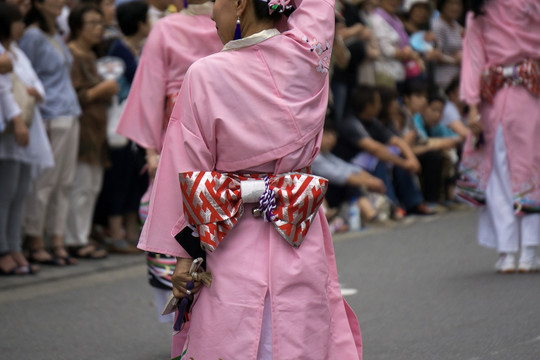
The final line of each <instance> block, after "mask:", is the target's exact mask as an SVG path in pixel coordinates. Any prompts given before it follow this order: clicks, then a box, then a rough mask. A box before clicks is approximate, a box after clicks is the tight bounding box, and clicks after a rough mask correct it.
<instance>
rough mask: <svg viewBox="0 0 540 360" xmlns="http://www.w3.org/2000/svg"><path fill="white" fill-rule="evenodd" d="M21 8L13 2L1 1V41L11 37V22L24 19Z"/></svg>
mask: <svg viewBox="0 0 540 360" xmlns="http://www.w3.org/2000/svg"><path fill="white" fill-rule="evenodd" d="M22 18H23V17H22V14H21V12H20V11H19V8H18V7H17V6H16V5H15V4H12V3H5V2H0V41H5V40H9V39H10V37H11V35H12V34H11V24H13V23H14V22H17V21H22Z"/></svg>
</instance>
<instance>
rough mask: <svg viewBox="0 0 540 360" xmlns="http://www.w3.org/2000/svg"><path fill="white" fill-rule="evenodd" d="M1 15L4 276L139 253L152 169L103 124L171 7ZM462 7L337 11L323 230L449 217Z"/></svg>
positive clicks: (460, 118)
mask: <svg viewBox="0 0 540 360" xmlns="http://www.w3.org/2000/svg"><path fill="white" fill-rule="evenodd" d="M0 6H1V11H0V14H1V16H0V17H1V19H0V24H1V26H0V42H1V46H0V103H1V105H2V108H1V110H2V111H1V116H0V132H1V133H2V134H1V135H0V170H1V177H0V186H2V189H4V190H3V191H2V195H1V196H0V269H1V272H2V273H6V274H27V273H35V272H37V271H38V268H37V267H36V266H33V265H30V264H29V261H30V262H31V263H37V264H52V265H59V266H65V265H74V264H76V263H77V260H76V258H77V257H78V258H91V259H100V258H103V257H105V256H107V254H108V252H116V253H122V254H131V253H137V252H138V250H137V249H136V247H135V245H136V242H137V239H138V236H139V232H140V225H141V223H140V219H139V218H138V215H137V211H138V209H139V205H140V200H141V197H142V195H143V194H144V192H145V191H146V189H147V188H148V174H147V173H145V169H146V168H151V169H153V168H155V166H153V164H149V163H147V161H150V159H145V152H144V150H143V149H141V148H139V147H138V146H137V145H136V144H134V143H133V142H131V141H128V140H127V139H125V138H124V139H122V138H121V137H120V139H119V138H118V136H117V137H115V138H114V141H113V138H112V137H114V136H115V134H114V129H113V131H112V132H111V130H110V128H111V125H110V124H111V121H112V120H113V119H112V117H114V116H117V115H115V113H114V111H112V110H114V109H116V110H118V106H119V105H118V104H121V103H122V102H123V101H124V100H125V99H126V98H127V96H128V94H129V89H130V85H131V82H132V80H133V77H134V74H135V71H136V69H137V63H138V59H139V56H140V54H141V51H142V49H143V46H144V42H145V39H146V37H147V35H148V34H149V31H150V29H151V26H152V24H153V23H155V21H156V20H157V19H159V18H160V17H163V16H165V15H166V14H167V13H168V11H170V8H171V7H174V6H173V5H172V0H148V1H146V2H143V1H138V0H135V1H117V2H116V3H115V2H114V1H113V0H70V1H67V2H66V1H64V0H2V1H0ZM463 10H464V4H463V3H462V0H438V1H429V0H405V1H403V2H402V1H401V0H337V1H336V33H335V39H334V42H333V55H332V64H331V69H330V74H331V80H330V86H331V90H332V91H331V96H330V99H329V108H328V115H327V119H326V126H325V128H324V134H323V141H322V145H321V152H320V154H319V155H318V156H317V158H316V159H315V162H314V164H313V172H314V173H315V174H319V175H321V176H324V177H326V178H328V179H329V180H330V186H329V190H328V194H327V199H326V203H325V206H324V208H325V211H326V214H327V217H328V219H329V222H330V224H331V229H332V231H335V232H336V231H337V232H339V231H346V230H347V229H348V228H349V227H352V228H358V226H357V225H354V226H353V222H354V223H355V224H357V220H358V219H354V218H352V217H351V216H349V215H348V214H354V215H353V217H358V216H361V218H362V220H363V223H364V224H368V225H369V224H377V223H378V224H381V223H382V224H386V223H389V222H392V221H399V220H401V219H402V218H404V217H406V216H407V215H409V214H420V215H431V214H434V213H436V212H437V211H438V210H440V209H442V208H443V207H447V208H448V207H452V206H453V204H454V195H453V184H454V181H455V178H456V164H457V163H458V161H459V155H460V146H461V144H462V142H463V141H464V139H465V137H466V136H467V133H468V129H467V126H466V121H465V119H466V111H467V109H466V107H464V106H463V104H462V103H461V102H460V100H459V69H460V63H461V43H462V37H463V34H464V28H463V21H462V19H463V13H464V12H463ZM110 57H114V58H116V59H118V58H120V59H121V60H122V62H121V63H122V66H121V67H122V69H123V71H122V73H121V74H120V75H118V76H116V77H107V76H106V75H105V73H104V72H103V71H102V68H103V67H104V66H105V65H103V64H106V61H104V60H106V59H107V58H109V59H110ZM19 82H22V84H23V89H24V88H26V91H23V93H25V94H23V95H24V96H23V95H20V94H18V96H16V91H15V89H16V86H17V84H19ZM21 96H22V98H25V101H24V102H21ZM16 97H17V99H15V98H16ZM120 109H121V107H120ZM28 114H29V115H28ZM6 189H7V190H6ZM351 209H352V210H359V211H354V212H353V211H350V210H351ZM358 214H360V215H358ZM21 229H22V232H21ZM23 240H24V241H23Z"/></svg>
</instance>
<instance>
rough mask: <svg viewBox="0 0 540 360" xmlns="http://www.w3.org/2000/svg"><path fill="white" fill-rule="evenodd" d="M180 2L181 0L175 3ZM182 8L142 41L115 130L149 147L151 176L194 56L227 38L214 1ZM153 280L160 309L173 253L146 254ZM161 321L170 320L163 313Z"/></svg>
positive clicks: (168, 288)
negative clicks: (216, 16) (215, 14)
mask: <svg viewBox="0 0 540 360" xmlns="http://www.w3.org/2000/svg"><path fill="white" fill-rule="evenodd" d="M176 5H177V6H178V7H182V6H183V5H182V2H181V1H178V4H176ZM187 5H188V6H187V7H185V8H184V9H182V10H181V11H180V12H179V13H175V14H171V15H169V16H167V17H165V18H163V19H161V20H159V21H158V22H157V23H156V24H155V25H154V27H153V28H152V31H151V32H150V35H149V36H148V39H147V40H146V44H145V46H144V49H143V52H142V56H141V59H140V61H139V66H138V67H137V72H136V73H135V78H134V79H133V83H132V85H131V90H130V93H129V96H128V98H127V100H126V101H127V102H126V106H125V108H124V111H123V113H122V117H121V119H120V123H119V124H118V128H117V132H118V133H119V134H122V135H124V136H126V137H128V138H129V139H131V140H132V141H134V142H136V143H137V144H138V145H140V146H141V147H143V148H145V149H146V163H147V166H148V174H149V175H150V179H151V180H150V187H149V189H148V192H147V193H148V194H149V193H150V192H151V188H152V184H153V178H154V176H155V172H156V169H157V166H158V162H159V154H160V153H161V149H162V147H163V140H164V138H165V130H167V125H168V123H169V117H170V116H171V112H172V109H173V107H174V104H175V103H176V98H177V96H178V92H179V91H180V87H181V86H182V83H183V82H184V77H185V76H186V72H187V70H188V68H189V66H191V64H193V62H195V60H198V59H200V58H203V57H205V56H207V55H210V54H214V53H216V52H218V51H219V50H221V48H222V47H223V44H222V43H221V41H220V39H219V37H218V36H217V34H216V25H215V23H214V22H213V21H212V19H211V18H210V16H211V15H212V3H211V2H209V1H208V2H207V1H201V0H189V1H188V2H187ZM145 198H148V197H146V196H145V197H143V201H142V204H141V209H140V215H141V217H142V218H143V221H144V216H145V215H146V211H147V210H146V211H145V208H146V207H147V206H148V202H147V200H146V199H145ZM146 257H147V264H148V273H149V279H150V284H151V285H152V287H153V288H154V295H155V303H156V307H157V309H158V312H159V314H161V310H162V309H163V306H164V305H165V302H166V300H167V296H168V294H169V293H170V291H171V289H172V284H171V276H172V274H173V271H174V264H175V263H176V260H175V259H174V258H173V257H170V256H167V255H162V254H156V253H150V252H148V253H147V254H146ZM160 320H161V321H169V320H172V319H171V317H160Z"/></svg>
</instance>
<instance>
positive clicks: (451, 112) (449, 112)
mask: <svg viewBox="0 0 540 360" xmlns="http://www.w3.org/2000/svg"><path fill="white" fill-rule="evenodd" d="M445 93H446V96H447V97H448V101H446V103H445V104H444V109H443V113H442V119H441V124H443V125H445V126H447V127H448V128H449V129H450V130H452V131H453V132H454V133H456V134H457V135H459V137H460V138H461V139H462V140H465V139H466V138H467V134H468V133H469V128H468V127H467V125H465V119H464V113H465V104H464V103H463V102H462V101H461V100H460V99H459V76H456V77H455V78H454V79H452V81H451V82H450V84H449V85H448V86H447V87H446V89H445Z"/></svg>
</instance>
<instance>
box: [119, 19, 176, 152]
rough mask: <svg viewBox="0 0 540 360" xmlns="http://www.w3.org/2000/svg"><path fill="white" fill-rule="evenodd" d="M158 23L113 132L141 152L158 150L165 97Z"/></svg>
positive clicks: (146, 45) (162, 49) (162, 35)
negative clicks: (134, 144)
mask: <svg viewBox="0 0 540 360" xmlns="http://www.w3.org/2000/svg"><path fill="white" fill-rule="evenodd" d="M164 38H165V34H164V33H163V31H162V30H161V27H160V23H159V22H158V24H156V26H155V27H154V28H153V29H152V31H151V32H150V35H149V36H148V39H147V41H146V44H145V46H144V49H143V52H142V56H141V59H140V61H139V65H138V66H137V72H136V73H135V78H134V79H133V84H132V85H131V89H130V93H129V96H128V98H127V100H126V101H127V102H126V106H125V108H124V112H123V113H122V117H121V118H120V123H119V124H118V127H117V129H116V131H117V132H118V133H119V134H122V135H124V136H126V137H128V138H129V139H131V140H133V141H134V142H136V143H137V144H139V145H140V146H142V147H143V148H145V149H154V150H157V151H158V152H160V151H161V146H162V137H163V121H164V119H163V118H164V116H165V114H164V113H165V101H166V97H167V93H166V92H167V66H166V62H165V61H166V59H167V56H166V55H167V54H165V53H164V51H165V47H164V45H163V39H164Z"/></svg>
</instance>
